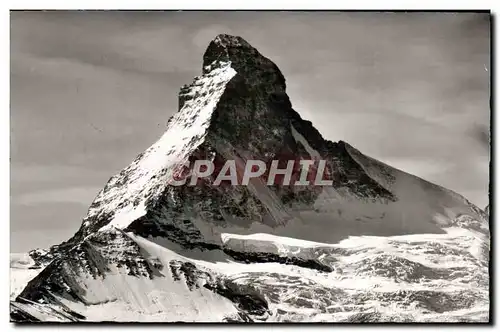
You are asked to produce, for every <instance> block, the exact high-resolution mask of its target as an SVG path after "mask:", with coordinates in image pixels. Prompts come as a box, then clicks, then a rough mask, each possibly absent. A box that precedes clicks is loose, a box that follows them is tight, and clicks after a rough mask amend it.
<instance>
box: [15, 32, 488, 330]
mask: <svg viewBox="0 0 500 332" xmlns="http://www.w3.org/2000/svg"><path fill="white" fill-rule="evenodd" d="M199 159H209V160H212V161H213V162H214V164H215V165H216V171H217V170H218V168H220V167H221V165H223V164H224V163H225V161H227V160H236V161H237V163H238V164H239V165H241V164H244V162H245V161H246V160H249V159H257V160H262V161H264V162H265V163H266V164H267V166H268V167H269V166H270V164H271V161H272V160H279V161H280V167H282V168H284V166H285V165H286V162H287V161H288V160H301V159H323V160H326V161H327V168H326V169H327V174H328V176H329V177H330V179H331V180H332V181H333V185H332V186H328V187H322V186H314V185H309V186H301V187H297V186H285V185H282V184H280V182H279V180H278V181H277V183H276V184H274V185H271V186H268V185H267V184H266V183H265V180H266V174H264V175H263V177H262V178H257V179H252V180H251V181H250V183H249V185H248V186H233V185H230V184H228V183H224V182H223V183H222V184H221V185H219V186H216V185H214V183H213V182H214V180H215V175H214V176H211V177H207V178H204V179H199V180H198V182H197V183H196V185H195V186H172V185H171V182H170V181H171V179H172V177H174V176H175V175H178V174H179V172H180V173H182V172H183V168H182V165H183V164H184V163H185V162H191V163H192V162H194V161H195V160H199ZM216 173H217V172H216ZM294 174H295V173H294ZM292 183H293V181H292ZM457 230H458V231H457ZM457 232H458V233H457ZM255 233H263V234H260V235H259V236H257V237H252V236H253V234H255ZM269 234H272V235H273V236H276V237H275V238H274V237H273V238H272V240H266V239H265V236H264V235H269ZM424 234H426V235H424ZM429 234H432V235H429ZM398 236H401V237H402V238H401V237H398ZM290 238H292V240H293V239H296V240H298V241H299V243H298V244H296V243H292V244H291V243H290V241H291V240H290ZM304 240H306V241H304ZM294 241H295V240H294ZM307 241H314V242H307ZM342 241H344V242H345V241H347V244H346V243H344V242H342ZM292 242H293V241H292ZM318 242H320V243H318ZM304 243H306V244H304ZM311 243H312V244H311ZM339 243H340V244H339ZM342 243H344V244H342ZM488 254H489V227H488V222H487V216H486V215H485V213H484V212H483V211H481V210H480V209H478V208H477V207H475V206H474V205H473V204H471V203H470V202H468V201H467V200H466V199H465V198H463V197H461V196H460V195H458V194H456V193H453V192H451V191H449V190H446V189H444V188H441V187H439V186H437V185H434V184H431V183H429V182H426V181H424V180H422V179H419V178H417V177H415V176H412V175H409V174H406V173H404V172H402V171H399V170H396V169H394V168H392V167H390V166H388V165H385V164H383V163H381V162H379V161H377V160H375V159H372V158H370V157H368V156H365V155H364V154H362V153H361V152H360V151H358V150H357V149H355V148H354V147H352V146H351V145H349V144H348V143H346V142H343V141H339V142H330V141H328V140H325V139H324V138H323V137H322V136H321V134H320V133H319V132H318V131H317V130H316V129H315V128H314V127H313V125H312V123H311V122H309V121H306V120H304V119H302V118H301V117H300V115H299V114H298V113H297V112H296V111H295V110H293V108H292V104H291V102H290V100H289V98H288V96H287V94H286V84H285V78H284V76H283V74H282V73H281V72H280V70H279V69H278V67H277V66H276V65H275V64H274V63H273V62H272V61H271V60H269V59H267V58H266V57H264V56H263V55H261V54H260V53H259V52H258V51H257V50H256V49H255V48H253V47H252V46H251V45H250V44H248V43H247V42H246V41H245V40H243V39H242V38H240V37H234V36H229V35H219V36H217V37H216V38H215V39H214V40H213V41H212V42H211V43H210V44H209V46H208V48H207V50H206V52H205V54H204V56H203V71H202V75H201V76H199V77H196V78H195V79H194V81H193V83H192V84H190V85H187V86H184V87H182V88H181V91H180V94H179V112H177V113H176V114H175V115H174V116H173V117H171V118H170V120H169V122H168V125H167V128H166V132H165V134H164V135H163V136H162V137H161V138H160V139H159V140H158V141H157V142H156V143H155V144H153V145H152V146H151V147H150V148H149V149H147V150H146V151H145V152H144V153H142V154H140V155H139V156H138V157H137V158H136V159H135V160H134V161H133V162H132V163H131V164H130V165H129V166H128V167H126V168H124V169H123V170H122V171H121V172H120V173H119V174H117V175H115V176H113V177H112V178H111V179H110V180H109V181H108V183H107V184H106V186H105V187H104V189H103V190H102V191H101V192H100V193H99V194H98V196H97V197H96V199H95V200H94V202H93V203H92V205H91V206H90V208H89V211H88V214H87V216H86V217H85V219H84V220H83V223H82V226H81V227H80V229H79V230H78V232H77V233H76V234H75V235H74V236H73V237H72V238H71V239H69V240H68V241H66V242H63V243H61V244H60V245H57V246H53V247H52V248H51V249H50V250H48V251H40V250H35V251H32V252H30V255H31V257H32V258H33V260H34V261H35V265H36V268H43V270H42V271H41V272H40V273H39V274H38V275H37V276H36V277H35V278H34V279H32V280H31V281H30V282H29V283H28V285H27V286H26V287H25V289H24V290H23V291H22V292H21V294H20V295H19V296H18V297H17V299H16V301H14V302H13V303H12V315H13V316H12V317H13V318H12V319H16V320H37V319H38V320H46V319H47V317H49V320H51V319H52V320H56V319H57V320H61V321H75V320H85V319H89V320H96V318H95V317H100V316H99V314H100V312H101V311H102V308H108V309H109V310H110V312H106V315H105V317H103V318H102V319H101V320H121V321H123V320H129V321H134V320H137V321H157V320H159V321H245V322H248V321H307V320H312V317H314V320H316V321H324V320H326V321H332V320H333V321H346V322H364V321H368V322H370V321H373V322H376V321H442V320H450V321H461V320H464V321H469V320H475V319H479V320H487V319H488V318H487V317H488V313H487V310H486V309H484V308H485V306H487V288H488V280H487V268H488V261H487V259H488ZM445 263H446V264H445ZM448 263H450V264H448ZM443 264H444V265H446V266H443ZM332 278H333V279H332ZM332 280H333V283H332ZM401 284H404V287H405V289H408V290H400V289H398V285H401ZM364 285H368V286H366V287H365V286H364ZM467 285H470V286H471V287H469V288H470V289H467V287H466V286H467ZM172 303H175V304H176V305H178V306H179V307H178V308H173V307H172ZM373 303H377V305H374V304H373ZM212 306H213V308H212ZM377 306H380V308H382V309H381V311H380V312H379V311H377V310H375V309H374V308H375V307H377ZM47 308H50V310H49V309H47ZM476 308H479V309H477V310H478V311H477V312H478V317H479V318H477V317H476V318H474V317H473V318H470V317H469V316H467V315H469V314H470V312H472V311H474V310H476ZM389 309H390V310H389ZM47 310H49V311H50V312H51V313H50V314H47ZM113 310H115V311H116V310H119V311H120V312H121V313H122V316H120V314H117V313H116V312H114V311H113ZM373 310H375V311H373ZM393 310H395V311H397V314H391V313H390V311H393ZM411 310H414V311H415V312H417V313H416V314H410V313H408V311H411ZM459 310H465V311H467V310H469V311H467V313H466V314H462V313H461V312H459V313H457V311H459ZM123 312H126V313H127V315H126V317H124V316H123ZM181 312H186V314H182V313H181ZM96 313H97V314H96ZM439 314H443V315H442V316H439Z"/></svg>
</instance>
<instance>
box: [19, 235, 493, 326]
mask: <svg viewBox="0 0 500 332" xmlns="http://www.w3.org/2000/svg"><path fill="white" fill-rule="evenodd" d="M109 232H110V234H109V235H108V236H110V238H108V239H107V241H108V243H109V242H111V243H112V247H115V245H117V246H116V249H120V250H121V249H122V248H127V250H126V252H128V253H130V254H131V253H132V252H133V251H135V250H137V255H134V259H133V260H129V261H128V263H127V262H126V261H124V262H126V263H124V265H121V264H120V258H119V257H120V254H119V253H116V252H114V253H109V252H105V251H104V247H102V248H99V247H98V246H97V245H96V243H93V242H92V241H91V240H88V241H89V242H90V243H92V244H91V245H92V247H93V248H94V250H95V252H94V255H93V258H92V259H93V260H94V262H92V263H86V262H83V263H82V258H81V256H80V253H79V251H78V250H77V251H75V252H74V253H73V256H71V257H72V258H74V259H75V260H74V261H71V259H69V258H68V257H66V260H65V261H66V262H67V263H65V264H63V265H62V266H51V265H49V266H48V267H47V268H46V270H47V269H48V271H50V275H51V276H62V278H56V279H54V280H51V282H49V283H48V284H47V283H45V284H44V285H35V284H30V285H29V286H28V288H27V289H26V290H25V291H24V292H23V294H21V295H20V298H19V300H18V302H17V303H15V304H14V305H15V306H16V308H19V309H20V310H25V311H27V312H28V313H29V314H30V315H31V316H33V317H35V318H37V319H40V320H62V321H65V320H66V321H68V320H70V319H64V316H65V315H68V316H69V317H70V318H71V319H77V318H76V316H77V315H70V314H68V313H71V312H76V313H78V314H79V315H82V316H84V318H81V319H84V320H85V321H103V320H104V321H163V322H166V321H179V320H182V321H231V320H246V321H248V320H257V321H258V320H266V321H279V322H284V321H352V322H359V321H372V322H374V321H407V322H409V321H411V322H428V321H433V322H447V321H450V322H460V321H478V322H480V321H483V322H484V321H487V320H488V311H489V302H488V267H487V261H485V260H484V259H478V258H476V257H475V255H474V252H472V251H471V248H473V247H474V246H475V242H476V241H478V238H477V236H478V234H476V233H474V232H473V231H468V230H464V229H462V228H450V229H446V233H444V234H421V235H405V236H389V237H376V236H356V237H350V238H348V239H346V240H343V241H341V242H340V243H338V244H321V243H312V242H307V241H299V240H297V239H289V238H282V237H276V236H272V235H269V234H254V235H250V236H241V235H233V234H225V235H224V241H225V243H226V246H225V247H224V248H222V250H211V251H206V250H205V251H204V250H199V249H194V250H193V249H191V250H188V249H183V248H181V247H179V246H178V245H176V244H174V243H167V242H163V243H162V245H158V244H156V243H154V242H153V241H150V240H147V239H144V238H141V237H137V236H135V235H133V234H124V233H122V232H121V231H118V230H115V231H111V230H110V231H109ZM273 248H274V249H273ZM224 249H228V250H235V251H239V252H249V253H251V252H253V253H257V254H261V255H263V252H273V251H274V252H275V253H277V254H278V255H279V256H281V257H287V256H288V257H297V258H303V259H306V260H307V259H312V260H316V261H317V262H318V263H320V264H322V265H324V266H328V267H330V268H331V272H325V271H322V270H317V269H314V268H309V267H302V266H297V265H294V264H287V263H280V262H267V263H259V262H258V261H259V259H258V258H257V259H256V258H255V257H253V258H252V256H251V255H249V256H248V258H249V259H250V260H254V262H251V263H250V262H249V263H245V262H243V261H237V260H235V259H234V258H232V257H230V256H229V255H227V254H226V253H225V252H224ZM124 252H125V251H124ZM124 252H121V254H123V253H124ZM77 257H80V260H76V258H77ZM117 257H118V261H117ZM112 260H115V261H117V262H115V263H111V261H112ZM98 264H102V265H98ZM80 265H85V266H92V267H91V268H86V269H83V268H81V267H79V266H80ZM88 271H95V273H94V275H92V274H90V273H89V272H88ZM98 271H101V273H102V274H100V272H98ZM57 284H59V285H60V287H63V288H66V291H63V292H58V291H57V290H56V289H54V286H56V285H57ZM71 285H79V287H78V288H79V289H80V291H79V293H78V294H70V292H71V290H70V287H71ZM41 287H45V290H44V291H41V292H40V288H41ZM73 287H74V286H73ZM49 289H50V290H51V291H50V292H49ZM73 291H74V288H73ZM34 292H39V294H38V295H39V297H40V298H45V299H47V298H49V297H51V296H53V297H52V298H51V299H50V303H51V304H47V305H45V306H43V307H41V308H43V309H44V310H47V308H50V309H51V310H53V311H54V312H56V313H59V314H58V315H56V316H55V317H47V315H46V314H45V313H44V312H41V311H42V310H41V309H38V308H37V307H36V306H30V305H28V304H26V303H23V300H22V298H23V296H24V294H28V295H32V294H33V293H34ZM53 292H54V293H53ZM56 292H57V293H56ZM56 294H57V295H56ZM35 302H36V301H35Z"/></svg>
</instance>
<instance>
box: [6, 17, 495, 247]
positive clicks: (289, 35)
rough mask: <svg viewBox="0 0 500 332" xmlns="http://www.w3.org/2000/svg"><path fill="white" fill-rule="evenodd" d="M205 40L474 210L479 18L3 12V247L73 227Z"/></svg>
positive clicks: (485, 85) (147, 130)
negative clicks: (257, 55) (280, 81)
mask: <svg viewBox="0 0 500 332" xmlns="http://www.w3.org/2000/svg"><path fill="white" fill-rule="evenodd" d="M218 33H229V34H235V35H240V36H242V37H243V38H245V39H246V40H247V41H248V42H249V43H251V44H252V45H253V46H254V47H256V48H257V49H258V50H259V51H260V52H261V53H262V54H264V55H265V56H267V57H269V58H270V59H272V60H273V61H274V62H275V63H276V64H277V65H278V66H279V67H280V69H281V71H282V72H283V74H284V75H285V77H286V79H287V86H288V94H289V96H290V98H291V101H292V103H293V106H294V108H295V109H296V110H297V111H298V112H299V113H300V114H301V115H302V117H304V118H306V119H308V120H311V121H312V122H313V123H314V124H315V126H316V127H317V128H318V129H319V130H320V132H321V133H322V134H323V136H325V137H326V138H328V139H331V140H339V139H342V140H345V141H347V142H349V143H350V144H352V145H354V146H355V147H356V148H358V149H359V150H361V151H362V152H364V153H365V154H368V155H370V156H372V157H374V158H377V159H380V160H382V161H384V162H386V163H388V164H390V165H393V166H395V167H398V168H401V169H402V170H405V171H407V172H410V173H413V174H415V175H418V176H420V177H423V178H425V179H427V180H430V181H432V182H435V183H437V184H440V185H442V186H445V187H447V188H450V189H452V190H455V191H457V192H459V193H460V194H462V195H464V196H465V197H467V198H468V199H470V200H471V201H472V202H474V203H476V204H477V205H478V206H479V207H481V208H483V207H484V206H485V205H486V204H487V195H488V178H489V175H488V163H489V152H488V135H489V114H490V111H489V75H490V72H489V66H490V56H489V47H490V46H489V16H488V15H487V14H467V13H462V14H452V13H410V14H405V13H335V12H309V13H300V12H293V13H290V12H13V13H11V160H12V163H11V250H12V251H14V252H18V251H26V250H29V249H31V248H34V247H46V246H48V245H50V244H55V243H59V242H61V241H62V240H65V239H67V238H68V237H69V236H71V235H72V234H73V233H74V232H75V231H76V230H77V228H78V227H79V225H80V223H81V219H82V218H83V217H84V215H85V213H86V210H87V207H88V205H89V204H90V203H91V201H92V200H93V198H94V197H95V195H96V194H97V192H98V191H99V190H100V189H101V188H102V187H103V186H104V184H105V182H106V181H107V180H108V179H109V177H110V176H112V175H113V174H115V173H116V172H118V171H119V170H120V169H121V168H123V167H125V166H127V165H128V164H129V163H130V162H131V161H132V160H133V159H134V158H135V156H136V155H137V154H139V153H140V152H142V151H143V150H145V149H146V148H147V147H148V146H149V145H151V144H152V143H153V142H154V141H155V140H156V139H158V138H159V137H160V136H161V134H162V133H163V130H164V127H165V123H166V121H167V120H168V118H169V116H170V115H172V114H173V113H174V112H176V111H177V93H178V91H179V87H180V86H181V85H183V84H186V83H190V82H191V80H192V78H193V77H194V76H196V75H199V74H200V71H201V65H202V54H203V52H204V50H205V48H206V46H207V45H208V43H209V41H210V40H211V39H212V38H214V37H215V36H216V35H217V34H218Z"/></svg>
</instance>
